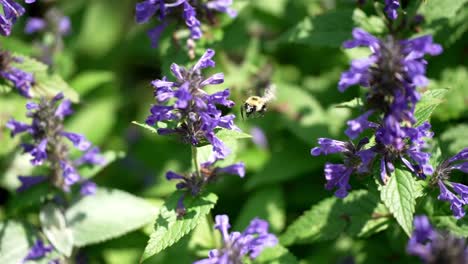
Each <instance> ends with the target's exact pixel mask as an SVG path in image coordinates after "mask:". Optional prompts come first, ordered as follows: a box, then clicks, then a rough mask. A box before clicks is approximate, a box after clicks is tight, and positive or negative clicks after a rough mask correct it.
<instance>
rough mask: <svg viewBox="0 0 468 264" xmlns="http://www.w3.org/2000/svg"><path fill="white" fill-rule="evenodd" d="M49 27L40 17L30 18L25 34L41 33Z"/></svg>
mask: <svg viewBox="0 0 468 264" xmlns="http://www.w3.org/2000/svg"><path fill="white" fill-rule="evenodd" d="M46 26H47V23H46V21H45V20H44V19H42V18H38V17H30V18H28V20H27V21H26V26H25V28H24V32H25V33H26V34H33V33H36V32H39V31H42V30H44V29H45V27H46Z"/></svg>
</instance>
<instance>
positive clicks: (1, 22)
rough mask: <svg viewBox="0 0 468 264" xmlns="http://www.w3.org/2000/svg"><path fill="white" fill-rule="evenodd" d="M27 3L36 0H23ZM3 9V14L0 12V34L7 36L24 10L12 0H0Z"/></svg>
mask: <svg viewBox="0 0 468 264" xmlns="http://www.w3.org/2000/svg"><path fill="white" fill-rule="evenodd" d="M25 2H26V3H27V4H31V3H34V2H36V0H25ZM0 5H1V6H2V9H3V15H1V14H0V34H1V35H3V36H9V35H10V34H11V29H12V27H13V25H14V24H15V22H16V20H17V19H18V18H19V17H20V16H22V15H23V14H24V13H25V12H26V10H25V9H24V7H22V6H21V5H20V4H18V3H16V2H15V1H14V0H0Z"/></svg>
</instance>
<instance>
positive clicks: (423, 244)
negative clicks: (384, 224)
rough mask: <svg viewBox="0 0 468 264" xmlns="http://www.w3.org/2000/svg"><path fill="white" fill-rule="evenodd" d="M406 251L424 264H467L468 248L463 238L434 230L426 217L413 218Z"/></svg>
mask: <svg viewBox="0 0 468 264" xmlns="http://www.w3.org/2000/svg"><path fill="white" fill-rule="evenodd" d="M406 250H407V251H408V253H409V254H411V255H414V256H418V257H419V258H421V260H423V261H424V263H428V264H435V263H468V246H467V245H466V241H465V239H464V238H458V237H455V236H454V235H452V234H450V233H448V232H445V231H439V230H434V228H433V227H432V226H431V224H430V222H429V219H428V218H427V217H426V216H416V217H415V218H414V231H413V234H412V236H411V238H410V240H409V241H408V244H407V246H406Z"/></svg>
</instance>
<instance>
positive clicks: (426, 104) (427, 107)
mask: <svg viewBox="0 0 468 264" xmlns="http://www.w3.org/2000/svg"><path fill="white" fill-rule="evenodd" d="M446 92H447V90H446V89H435V90H429V91H427V92H425V93H423V94H422V98H421V101H419V103H418V104H417V105H416V109H415V111H414V117H415V118H416V125H415V126H419V125H421V124H422V123H424V122H426V121H429V118H430V117H431V114H432V112H434V110H435V109H436V108H437V106H438V105H439V104H440V103H442V102H443V98H444V95H445V93H446Z"/></svg>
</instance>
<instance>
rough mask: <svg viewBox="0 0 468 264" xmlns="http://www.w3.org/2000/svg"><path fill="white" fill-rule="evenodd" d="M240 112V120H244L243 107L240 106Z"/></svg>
mask: <svg viewBox="0 0 468 264" xmlns="http://www.w3.org/2000/svg"><path fill="white" fill-rule="evenodd" d="M240 112H241V117H242V120H244V107H243V106H241V108H240Z"/></svg>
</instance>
